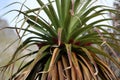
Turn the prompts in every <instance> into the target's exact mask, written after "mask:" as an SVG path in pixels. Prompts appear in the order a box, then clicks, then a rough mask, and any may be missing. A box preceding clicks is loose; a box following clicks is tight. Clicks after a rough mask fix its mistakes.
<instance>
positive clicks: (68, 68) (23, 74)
mask: <svg viewBox="0 0 120 80" xmlns="http://www.w3.org/2000/svg"><path fill="white" fill-rule="evenodd" d="M37 2H38V4H39V5H40V7H38V8H35V9H30V8H28V7H26V6H25V5H24V4H23V5H22V6H24V7H26V8H27V9H28V10H27V11H22V10H13V11H17V12H19V15H23V16H24V18H23V19H21V20H20V21H19V22H22V24H21V27H17V26H15V27H8V28H10V29H16V31H17V33H18V35H19V31H23V34H22V36H20V39H22V38H24V36H26V35H27V34H31V36H28V37H27V38H26V39H24V40H23V42H22V43H21V44H20V45H19V47H18V48H17V50H16V51H15V53H14V55H13V57H12V58H11V60H10V61H9V63H8V64H6V65H5V66H3V67H2V70H3V71H4V72H5V71H7V70H8V69H10V68H11V69H12V70H14V66H15V64H16V63H17V61H19V60H20V61H21V60H24V59H26V58H28V57H31V59H30V60H27V62H25V63H24V61H21V65H20V66H19V68H18V69H17V70H16V71H13V73H12V71H11V77H10V80H118V79H117V77H116V75H115V74H114V72H113V71H112V70H111V69H110V68H109V64H108V63H107V62H106V61H104V60H103V59H102V58H101V57H105V58H107V59H109V60H110V61H111V62H112V63H113V64H115V65H116V66H117V67H118V68H120V63H119V59H118V58H117V56H116V53H115V52H114V50H117V51H119V50H120V46H119V45H118V44H117V43H118V42H119V39H117V38H115V37H114V36H115V35H119V34H114V33H112V32H109V31H107V29H114V30H115V31H118V32H119V30H118V29H116V28H115V27H113V26H111V25H109V24H106V23H107V22H108V21H110V20H111V18H108V17H106V14H107V13H108V12H112V13H116V11H115V10H113V9H110V8H108V7H106V6H103V5H93V3H94V2H95V1H94V0H48V1H47V3H45V2H44V1H42V0H37ZM41 13H44V16H43V15H42V14H41ZM19 15H18V16H19ZM18 16H17V17H18ZM19 22H18V23H19ZM32 28H34V30H33V29H32ZM32 34H33V35H32ZM107 39H112V40H113V41H115V43H112V42H107ZM33 45H36V46H37V47H38V49H37V50H36V51H30V52H28V53H25V54H23V55H22V56H20V57H19V56H18V55H19V54H20V53H21V52H23V51H24V50H25V49H27V48H28V47H30V46H33ZM105 45H106V46H107V47H108V48H109V49H110V50H111V51H112V53H113V54H114V57H112V56H110V55H109V54H108V53H107V52H106V51H105V49H104V46H105Z"/></svg>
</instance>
